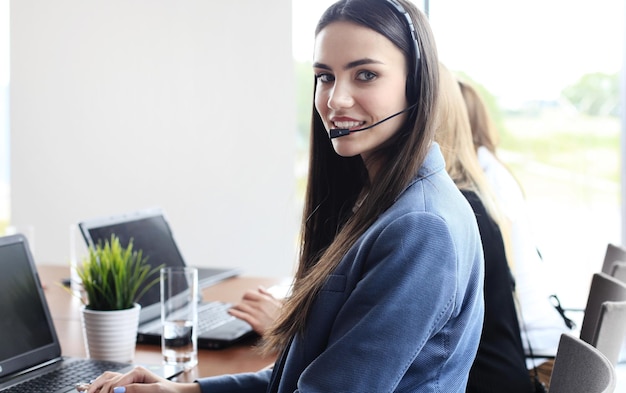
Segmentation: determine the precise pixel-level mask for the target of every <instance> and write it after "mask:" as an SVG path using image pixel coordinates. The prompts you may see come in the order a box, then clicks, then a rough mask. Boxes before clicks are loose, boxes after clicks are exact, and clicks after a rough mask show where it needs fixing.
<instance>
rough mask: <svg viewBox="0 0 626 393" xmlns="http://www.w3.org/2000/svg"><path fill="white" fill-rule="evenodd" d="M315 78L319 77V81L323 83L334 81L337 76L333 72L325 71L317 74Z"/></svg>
mask: <svg viewBox="0 0 626 393" xmlns="http://www.w3.org/2000/svg"><path fill="white" fill-rule="evenodd" d="M315 79H317V81H318V82H322V83H328V82H332V81H334V80H335V78H334V77H333V76H332V75H331V74H324V73H320V74H315Z"/></svg>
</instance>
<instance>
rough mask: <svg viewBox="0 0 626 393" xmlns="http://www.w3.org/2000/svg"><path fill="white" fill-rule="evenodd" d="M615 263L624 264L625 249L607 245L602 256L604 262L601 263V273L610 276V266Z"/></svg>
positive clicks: (610, 244)
mask: <svg viewBox="0 0 626 393" xmlns="http://www.w3.org/2000/svg"><path fill="white" fill-rule="evenodd" d="M617 261H621V262H626V249H625V248H623V247H620V246H616V245H615V244H612V243H608V244H607V246H606V253H605V254H604V262H603V263H602V273H606V274H611V271H612V265H613V263H615V262H617Z"/></svg>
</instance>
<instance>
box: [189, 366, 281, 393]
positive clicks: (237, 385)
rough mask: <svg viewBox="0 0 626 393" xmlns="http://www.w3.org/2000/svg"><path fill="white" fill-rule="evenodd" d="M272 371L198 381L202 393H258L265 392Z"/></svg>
mask: <svg viewBox="0 0 626 393" xmlns="http://www.w3.org/2000/svg"><path fill="white" fill-rule="evenodd" d="M271 374H272V370H271V369H266V370H262V371H259V372H256V373H243V374H232V375H220V376H217V377H208V378H201V379H198V380H197V381H196V382H197V383H198V384H199V385H200V391H201V392H202V393H233V392H238V393H258V392H265V391H266V390H267V385H268V384H269V380H270V376H271Z"/></svg>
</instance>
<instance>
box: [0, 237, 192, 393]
mask: <svg viewBox="0 0 626 393" xmlns="http://www.w3.org/2000/svg"><path fill="white" fill-rule="evenodd" d="M0 288H2V296H0V315H1V316H2V318H0V332H2V333H1V334H0V392H3V393H13V392H56V393H65V392H75V391H76V390H75V384H76V383H78V382H84V381H90V380H92V379H95V378H96V377H98V376H99V375H100V374H102V373H103V372H104V371H107V370H112V371H119V372H125V371H128V370H130V369H131V368H132V367H133V365H130V364H128V363H117V362H106V361H99V360H93V359H85V358H77V357H64V356H62V355H61V345H60V344H59V340H58V337H57V332H56V330H55V328H54V324H53V322H52V317H51V315H50V310H49V308H48V303H47V301H46V298H45V296H44V291H43V288H42V286H41V283H40V281H39V276H38V274H37V270H36V266H35V262H34V261H33V257H32V254H31V252H30V249H29V246H28V243H27V240H26V238H25V237H24V236H23V235H22V234H16V235H11V236H4V237H1V238H0ZM68 296H70V295H69V294H68ZM144 366H146V365H144ZM147 367H149V368H150V369H152V370H153V371H155V372H157V374H160V375H162V376H164V377H166V378H171V377H173V376H175V375H177V374H179V373H180V372H182V368H176V367H171V366H161V365H155V366H150V365H148V366H147Z"/></svg>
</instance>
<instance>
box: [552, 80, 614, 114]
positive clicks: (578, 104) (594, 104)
mask: <svg viewBox="0 0 626 393" xmlns="http://www.w3.org/2000/svg"><path fill="white" fill-rule="evenodd" d="M619 81H620V76H619V73H615V74H605V73H602V72H596V73H591V74H586V75H583V76H582V77H581V78H580V79H579V80H578V82H576V83H575V84H573V85H570V86H568V87H566V88H565V89H564V90H563V93H562V94H563V97H564V98H565V99H567V100H568V101H569V102H570V103H571V104H572V105H573V106H574V107H575V108H576V109H577V110H578V111H579V112H580V113H584V114H587V115H591V116H615V117H617V116H619Z"/></svg>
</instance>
